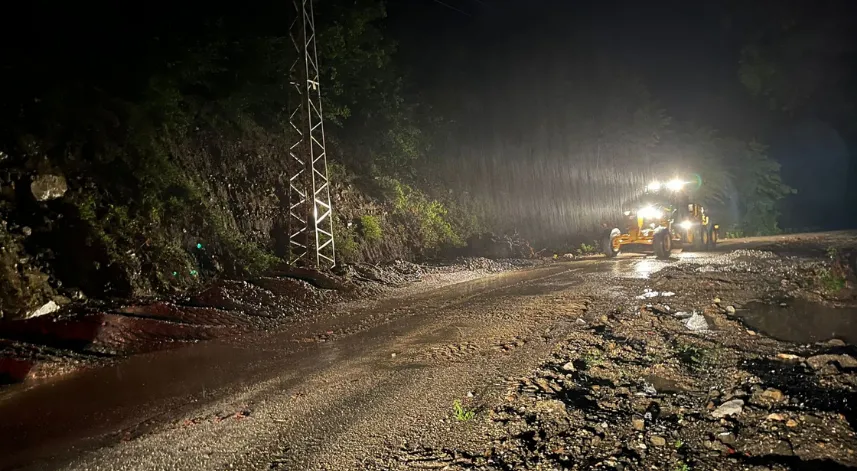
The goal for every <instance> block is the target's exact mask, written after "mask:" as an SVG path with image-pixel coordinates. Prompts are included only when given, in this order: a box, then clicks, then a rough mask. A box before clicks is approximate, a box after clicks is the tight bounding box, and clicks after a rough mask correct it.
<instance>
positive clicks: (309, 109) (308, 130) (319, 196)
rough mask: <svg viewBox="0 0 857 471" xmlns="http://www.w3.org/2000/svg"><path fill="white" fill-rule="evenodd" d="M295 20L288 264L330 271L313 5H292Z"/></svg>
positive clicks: (332, 252) (332, 251)
mask: <svg viewBox="0 0 857 471" xmlns="http://www.w3.org/2000/svg"><path fill="white" fill-rule="evenodd" d="M292 3H293V4H294V7H295V19H294V21H293V22H292V24H291V27H290V28H289V36H290V37H291V40H292V44H293V45H294V47H295V52H296V53H297V55H296V58H295V61H294V62H293V63H292V66H291V68H290V69H289V80H290V91H291V96H290V100H289V107H290V108H291V109H290V110H289V124H291V126H292V129H293V131H294V133H295V140H294V142H293V143H292V145H291V146H289V165H288V168H289V219H288V220H289V223H288V231H289V250H288V261H289V264H290V265H306V266H315V267H316V268H319V269H322V268H332V267H333V266H335V265H336V248H335V244H334V241H333V207H332V206H331V203H330V180H329V179H328V175H327V152H326V150H325V142H324V119H323V116H322V107H321V87H320V85H319V71H318V53H317V51H316V46H315V17H314V15H313V10H312V0H293V1H292Z"/></svg>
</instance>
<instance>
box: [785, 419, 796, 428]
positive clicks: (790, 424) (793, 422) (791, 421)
mask: <svg viewBox="0 0 857 471" xmlns="http://www.w3.org/2000/svg"><path fill="white" fill-rule="evenodd" d="M786 427H789V428H794V427H797V421H796V420H794V419H789V420H788V422H786Z"/></svg>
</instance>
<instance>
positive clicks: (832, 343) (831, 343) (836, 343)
mask: <svg viewBox="0 0 857 471" xmlns="http://www.w3.org/2000/svg"><path fill="white" fill-rule="evenodd" d="M824 344H825V345H827V346H829V347H844V346H845V342H844V341H843V340H842V339H830V340H828V341H827V342H824Z"/></svg>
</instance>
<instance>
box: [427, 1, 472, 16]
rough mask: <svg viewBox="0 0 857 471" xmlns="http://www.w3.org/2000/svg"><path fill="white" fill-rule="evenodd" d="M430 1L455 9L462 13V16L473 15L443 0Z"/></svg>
mask: <svg viewBox="0 0 857 471" xmlns="http://www.w3.org/2000/svg"><path fill="white" fill-rule="evenodd" d="M432 1H433V2H434V3H437V4H438V5H443V6H445V7H446V8H449V9H450V10H453V11H457V12H459V13H461V14H462V15H464V16H469V17H472V16H473V15H471V14H470V13H467V12H466V11H464V10H460V9H458V8H455V7H454V6H452V5H450V4H448V3H444V2H442V1H440V0H432Z"/></svg>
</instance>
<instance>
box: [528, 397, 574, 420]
mask: <svg viewBox="0 0 857 471" xmlns="http://www.w3.org/2000/svg"><path fill="white" fill-rule="evenodd" d="M535 410H536V412H543V413H548V414H554V415H560V416H565V415H568V412H567V411H566V409H565V404H564V403H563V402H562V401H558V400H556V399H550V400H544V401H538V402H536V405H535Z"/></svg>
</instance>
